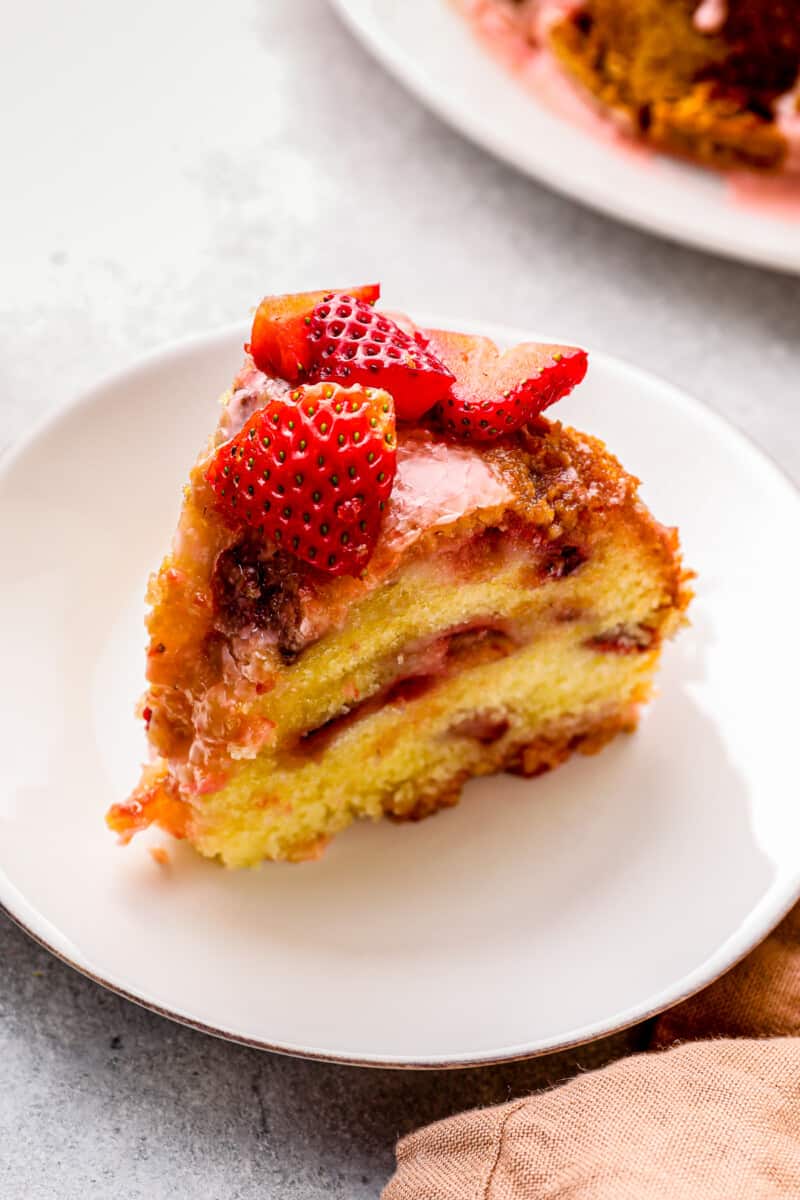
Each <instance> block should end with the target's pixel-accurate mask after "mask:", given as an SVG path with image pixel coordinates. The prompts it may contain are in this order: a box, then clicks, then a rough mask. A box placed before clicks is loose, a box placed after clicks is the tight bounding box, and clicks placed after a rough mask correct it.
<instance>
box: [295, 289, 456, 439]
mask: <svg viewBox="0 0 800 1200" xmlns="http://www.w3.org/2000/svg"><path fill="white" fill-rule="evenodd" d="M308 337H309V341H310V343H311V365H310V367H309V371H308V377H309V379H326V380H330V381H331V382H333V381H335V382H337V383H344V384H348V383H365V384H371V385H372V386H373V387H381V388H385V389H386V391H387V392H390V393H391V395H392V397H393V398H394V406H395V413H396V415H397V418H398V420H401V421H416V420H417V419H418V418H419V417H421V416H422V414H423V413H425V412H427V411H428V409H430V408H433V406H434V405H435V404H437V403H438V402H439V401H440V400H442V399H444V397H445V396H447V395H448V393H449V391H450V387H451V385H452V383H453V380H454V377H453V373H452V371H451V370H450V369H449V368H448V367H447V366H446V364H445V363H443V362H442V361H441V359H440V358H438V357H437V356H436V354H435V353H431V350H430V349H429V348H428V346H427V345H426V343H425V339H424V338H423V337H418V336H416V334H411V333H408V332H407V331H406V330H404V329H401V328H400V326H399V325H398V324H397V322H396V321H393V320H392V318H391V317H387V316H386V315H385V314H384V313H381V312H375V310H374V309H373V308H371V307H370V305H369V304H366V303H365V302H364V301H363V300H361V299H359V298H358V296H357V295H354V294H353V293H345V292H340V293H337V294H336V295H334V296H330V297H326V298H325V299H324V300H323V301H322V303H320V304H317V305H316V306H315V308H314V311H313V312H312V314H311V321H310V323H309V326H308Z"/></svg>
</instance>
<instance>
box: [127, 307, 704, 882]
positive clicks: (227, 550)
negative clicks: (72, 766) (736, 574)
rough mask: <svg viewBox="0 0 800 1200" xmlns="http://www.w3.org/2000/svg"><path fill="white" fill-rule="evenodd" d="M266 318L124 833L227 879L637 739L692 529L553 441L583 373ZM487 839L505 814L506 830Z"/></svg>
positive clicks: (223, 426) (156, 668)
mask: <svg viewBox="0 0 800 1200" xmlns="http://www.w3.org/2000/svg"><path fill="white" fill-rule="evenodd" d="M376 296H377V288H362V289H355V290H351V291H350V292H348V293H336V294H332V293H316V294H315V293H309V294H305V295H301V296H296V297H295V296H289V297H277V298H271V299H268V300H266V301H264V302H263V303H262V305H261V307H260V308H259V311H258V314H257V316H256V320H255V322H254V327H253V335H252V342H251V346H250V347H248V348H247V349H248V354H247V358H246V361H245V363H244V366H243V367H242V369H241V371H240V373H239V375H238V377H237V378H236V380H235V382H234V385H233V388H232V390H231V391H230V392H229V393H228V394H227V395H226V396H225V397H224V398H223V407H222V414H221V418H220V422H219V425H218V428H217V430H216V432H215V433H214V434H213V436H212V437H211V439H210V441H209V443H208V445H207V446H206V448H205V449H204V450H203V451H202V453H201V454H200V457H199V459H198V460H197V463H196V464H195V466H194V468H193V470H192V472H191V475H190V479H189V485H188V487H187V488H186V490H185V496H184V503H183V509H182V512H181V517H180V521H179V524H178V529H177V533H176V535H175V538H174V541H173V545H172V549H171V552H170V553H169V554H168V556H167V558H166V559H165V560H164V562H163V564H162V566H161V568H160V570H159V571H158V573H157V574H156V575H154V576H153V577H152V579H151V582H150V586H149V592H148V601H149V603H150V612H149V616H148V620H147V624H148V630H149V634H150V641H149V648H148V652H147V675H148V690H147V692H146V695H145V697H144V699H143V701H142V704H141V710H140V711H141V716H142V717H143V719H144V721H145V724H146V727H147V733H148V739H149V743H150V748H151V752H152V760H151V762H150V763H149V764H148V765H147V766H146V767H145V768H144V771H143V774H142V779H141V782H140V784H139V786H138V787H137V788H136V790H135V791H134V792H133V794H132V796H131V797H130V799H129V800H128V801H126V802H125V803H121V804H116V805H114V806H113V807H112V809H111V810H110V813H109V816H108V821H109V824H110V826H111V828H112V829H114V830H116V831H117V832H118V833H120V834H121V835H122V837H123V838H124V839H125V840H127V839H128V838H129V837H130V836H132V835H133V834H134V833H136V832H137V831H138V830H140V829H143V828H145V827H146V826H147V825H149V824H151V823H156V824H158V825H160V826H161V827H162V828H164V829H166V830H169V831H170V832H171V833H173V834H175V835H176V836H178V837H186V838H188V839H189V841H190V842H191V843H192V844H193V845H194V846H195V847H196V848H197V849H198V850H199V851H200V852H201V853H202V854H205V855H209V856H216V857H218V858H220V859H221V860H222V861H223V862H224V863H226V864H227V865H229V866H243V865H250V864H254V863H257V862H259V861H261V860H262V859H265V858H268V859H289V860H300V859H308V858H313V857H316V856H317V855H318V854H319V853H320V852H321V850H322V849H323V847H324V846H325V845H326V843H327V842H328V841H329V840H330V839H331V837H332V836H333V835H334V834H336V833H339V832H340V831H341V830H343V829H345V828H346V827H347V826H348V825H350V824H351V822H352V821H354V820H355V819H356V818H358V817H371V818H377V817H379V816H381V815H384V814H385V815H388V816H391V817H394V818H397V819H417V818H420V817H423V816H427V815H428V814H430V813H433V812H435V811H436V810H437V809H439V808H442V807H445V806H448V805H452V804H455V803H456V802H457V800H458V798H459V795H460V792H461V788H462V785H463V784H464V782H465V780H467V779H469V778H470V777H472V776H475V775H484V774H488V773H491V772H495V771H501V770H511V771H516V772H520V773H522V774H525V775H537V774H539V773H540V772H542V771H545V770H548V769H549V768H551V767H554V766H556V765H557V764H559V763H561V762H563V761H564V760H565V759H566V758H567V757H568V756H569V755H570V754H571V753H572V751H574V750H581V751H584V752H593V751H595V750H597V749H599V748H600V747H601V746H602V745H603V744H604V743H605V742H606V741H608V739H609V738H611V737H613V735H614V734H616V733H617V732H619V731H620V730H632V729H633V728H634V726H635V724H636V719H637V713H638V710H639V707H640V705H641V704H642V703H643V702H645V701H646V700H647V699H648V697H649V695H650V692H651V688H652V679H653V674H654V671H655V669H656V666H657V663H658V658H659V653H660V648H661V643H662V641H663V639H664V638H665V637H667V636H669V635H670V634H672V633H673V632H674V631H675V630H676V629H677V627H678V626H679V625H680V623H681V620H682V614H683V611H684V609H685V607H686V604H687V601H688V592H687V588H686V575H685V573H684V572H683V570H682V568H681V562H680V556H679V552H678V538H677V534H676V532H675V531H674V530H669V529H665V528H664V527H663V526H661V525H659V524H658V523H657V522H656V521H655V520H654V519H653V517H652V516H651V515H650V513H649V512H648V511H647V509H646V508H645V507H644V505H643V504H642V503H641V501H639V500H638V499H637V494H636V488H637V481H636V480H635V479H633V478H632V477H631V476H630V475H628V474H626V472H625V471H624V470H623V469H622V467H621V466H620V465H619V463H618V462H617V461H616V460H615V459H614V458H613V457H611V455H610V454H608V453H607V451H606V450H605V448H604V447H603V445H602V444H601V443H600V442H598V441H597V440H595V439H594V438H591V437H588V436H586V435H585V434H582V433H577V432H576V431H574V430H571V429H567V428H564V427H562V426H561V425H559V424H558V423H550V422H548V421H547V420H546V419H544V418H543V417H542V416H541V415H540V414H541V411H542V409H544V408H545V407H547V406H548V405H550V404H552V403H554V402H555V401H557V400H558V399H559V398H560V397H561V396H563V395H564V394H566V392H568V391H569V390H570V389H571V388H572V387H573V386H574V385H576V384H577V383H579V382H580V380H581V379H582V377H583V375H584V373H585V370H586V361H587V360H586V355H585V354H584V353H583V352H582V351H580V350H577V349H575V348H574V347H568V346H540V345H532V344H527V345H523V346H519V347H516V348H515V349H513V350H510V351H508V352H506V353H505V354H500V353H499V352H498V350H497V347H496V346H495V345H494V344H493V343H492V342H490V341H488V340H487V339H485V338H475V337H470V336H467V335H460V334H454V333H450V332H445V331H439V332H437V331H424V332H423V331H422V330H419V329H417V328H416V327H415V326H414V325H413V324H412V322H411V321H409V320H408V318H405V317H400V316H395V317H389V316H388V315H385V314H382V313H379V312H378V311H376V310H375V309H374V308H373V307H372V302H373V301H374V299H375V298H376ZM488 815H489V814H487V816H488Z"/></svg>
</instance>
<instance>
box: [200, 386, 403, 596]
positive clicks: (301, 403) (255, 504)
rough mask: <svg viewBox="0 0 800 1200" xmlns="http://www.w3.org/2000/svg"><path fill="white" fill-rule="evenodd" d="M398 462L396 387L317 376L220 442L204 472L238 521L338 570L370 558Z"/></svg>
mask: <svg viewBox="0 0 800 1200" xmlns="http://www.w3.org/2000/svg"><path fill="white" fill-rule="evenodd" d="M395 466H396V445H395V437H394V411H393V406H392V399H391V396H389V395H387V394H386V393H385V392H383V391H380V390H376V389H372V388H364V387H351V388H342V387H339V386H337V385H335V384H325V383H319V384H316V385H304V386H303V387H299V388H296V389H295V390H294V391H293V392H292V393H291V394H290V395H287V397H286V398H285V399H272V400H270V401H268V402H267V404H266V405H265V406H264V407H263V408H260V409H259V410H258V411H257V412H255V413H254V414H253V416H252V417H251V418H250V420H249V421H248V422H247V423H246V424H245V425H244V427H243V428H242V429H241V431H240V432H239V433H238V434H237V435H236V437H234V438H232V439H231V440H230V441H228V442H225V443H224V444H223V445H222V446H220V448H219V449H218V450H217V452H216V454H215V456H214V458H213V460H212V462H211V464H210V466H209V468H208V470H207V472H206V479H207V481H208V483H209V484H210V486H211V488H212V489H213V491H214V493H215V497H216V504H217V507H218V509H219V510H220V512H221V513H222V514H223V516H224V517H225V519H226V520H227V521H228V523H229V524H230V525H232V526H233V527H234V528H249V529H253V530H255V531H256V532H258V533H261V534H262V535H263V536H264V538H265V540H267V541H270V542H272V543H273V544H274V545H275V547H276V549H279V548H280V549H283V550H287V551H289V552H290V553H292V554H294V555H295V556H296V557H297V558H299V559H302V560H303V561H305V562H308V563H311V564H313V565H314V566H316V567H318V568H319V569H320V570H322V571H326V572H328V573H329V574H331V575H342V574H357V573H358V572H360V571H361V570H362V569H363V568H364V566H365V565H366V563H367V562H368V561H369V558H370V555H371V554H372V551H373V550H374V548H375V543H376V541H377V538H378V533H379V530H380V524H381V519H382V513H383V509H384V507H385V505H386V501H387V500H388V499H389V495H390V493H391V489H392V482H393V480H394V474H395Z"/></svg>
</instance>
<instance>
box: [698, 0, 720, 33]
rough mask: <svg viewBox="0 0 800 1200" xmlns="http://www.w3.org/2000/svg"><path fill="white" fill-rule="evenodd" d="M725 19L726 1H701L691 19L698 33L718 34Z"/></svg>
mask: <svg viewBox="0 0 800 1200" xmlns="http://www.w3.org/2000/svg"><path fill="white" fill-rule="evenodd" d="M727 19H728V0H701V3H700V4H698V6H697V8H696V9H695V13H694V18H693V20H694V27H695V29H697V30H699V32H700V33H719V31H720V30H721V29H722V26H723V25H724V24H725V22H726V21H727Z"/></svg>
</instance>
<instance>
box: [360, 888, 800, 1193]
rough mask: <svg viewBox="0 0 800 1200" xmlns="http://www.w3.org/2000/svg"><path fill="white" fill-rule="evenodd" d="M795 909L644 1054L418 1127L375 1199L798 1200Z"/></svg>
mask: <svg viewBox="0 0 800 1200" xmlns="http://www.w3.org/2000/svg"><path fill="white" fill-rule="evenodd" d="M799 1033H800V905H798V906H797V907H796V908H795V909H794V910H793V912H791V913H790V914H789V916H788V917H786V919H785V920H784V921H783V923H782V924H781V925H780V926H779V927H778V928H777V929H776V930H775V932H774V933H773V934H772V935H771V936H770V937H769V938H767V940H766V941H765V942H764V943H763V944H762V945H761V946H759V948H758V949H757V950H755V951H753V953H752V954H751V955H750V956H749V957H748V958H746V959H745V960H744V961H743V962H741V963H740V964H739V965H738V966H737V967H734V969H733V970H732V971H730V972H729V974H727V975H725V976H723V978H722V979H720V980H718V981H717V982H716V983H714V984H712V986H711V987H709V988H707V989H706V990H705V991H704V992H701V993H700V994H699V995H697V996H695V997H693V998H692V999H691V1000H687V1001H685V1002H684V1003H683V1004H680V1005H678V1006H677V1008H674V1009H672V1010H671V1011H670V1012H667V1013H665V1014H664V1015H663V1016H662V1017H661V1018H660V1019H659V1020H658V1021H657V1022H656V1024H655V1027H654V1030H653V1038H652V1050H651V1051H649V1052H648V1053H645V1054H636V1055H633V1056H632V1057H630V1058H624V1059H621V1060H620V1061H618V1062H615V1063H613V1064H612V1065H611V1066H608V1067H604V1068H603V1069H602V1070H599V1071H593V1072H591V1073H588V1074H583V1075H579V1076H578V1077H576V1078H575V1079H572V1080H571V1081H570V1082H569V1083H566V1084H563V1085H562V1086H560V1087H557V1088H554V1089H552V1090H550V1091H546V1092H542V1093H538V1094H536V1095H533V1096H528V1097H525V1098H523V1099H520V1100H514V1101H512V1102H510V1103H509V1104H502V1105H499V1106H498V1107H496V1108H484V1109H475V1110H474V1111H472V1112H467V1113H462V1114H460V1115H459V1116H456V1117H450V1118H448V1119H447V1120H445V1121H439V1122H438V1123H437V1124H435V1125H429V1126H428V1127H427V1128H425V1129H421V1130H419V1131H418V1132H417V1133H413V1134H411V1135H410V1136H409V1137H406V1138H404V1139H403V1140H402V1141H401V1142H400V1143H399V1145H398V1147H397V1171H396V1174H395V1175H394V1177H393V1179H392V1180H391V1181H390V1183H389V1184H388V1186H387V1187H386V1189H385V1191H384V1193H383V1200H740V1198H741V1200H772V1197H778V1196H791V1197H795V1198H797V1200H800V1038H798V1037H797V1036H796V1035H797V1034H799Z"/></svg>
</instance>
